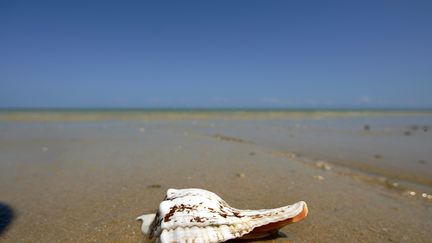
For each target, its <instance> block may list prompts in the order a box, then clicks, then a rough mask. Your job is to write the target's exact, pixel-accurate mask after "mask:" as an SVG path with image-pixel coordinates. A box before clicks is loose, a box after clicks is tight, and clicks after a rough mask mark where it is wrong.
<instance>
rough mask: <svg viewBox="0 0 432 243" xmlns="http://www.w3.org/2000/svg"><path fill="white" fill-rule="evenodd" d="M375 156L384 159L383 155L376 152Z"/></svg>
mask: <svg viewBox="0 0 432 243" xmlns="http://www.w3.org/2000/svg"><path fill="white" fill-rule="evenodd" d="M374 158H375V159H382V158H383V156H382V155H381V154H375V155H374Z"/></svg>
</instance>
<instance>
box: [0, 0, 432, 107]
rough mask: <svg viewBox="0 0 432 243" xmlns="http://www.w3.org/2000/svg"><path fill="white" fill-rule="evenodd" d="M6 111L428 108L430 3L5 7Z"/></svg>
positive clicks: (2, 94) (0, 19)
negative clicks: (178, 108) (189, 108)
mask: <svg viewBox="0 0 432 243" xmlns="http://www.w3.org/2000/svg"><path fill="white" fill-rule="evenodd" d="M0 107H135V108H136V107H274V108H279V107H288V108H298V107H300V108H301V107H332V108H340V107H380V108H383V107H389V108H392V107H414V108H425V107H426V108H430V107H432V1H429V0H426V1H397V0H390V1H378V0H374V1H264V0H262V1H250V0H244V1H239V0H236V1H116V2H114V1H76V0H73V1H27V2H25V1H14V0H0Z"/></svg>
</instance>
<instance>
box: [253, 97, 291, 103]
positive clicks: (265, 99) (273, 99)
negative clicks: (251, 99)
mask: <svg viewBox="0 0 432 243" xmlns="http://www.w3.org/2000/svg"><path fill="white" fill-rule="evenodd" d="M259 102H260V103H262V104H267V105H289V104H291V102H290V101H288V100H283V99H280V98H278V97H261V98H260V99H259Z"/></svg>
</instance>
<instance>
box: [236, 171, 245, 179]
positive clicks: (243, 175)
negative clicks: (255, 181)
mask: <svg viewBox="0 0 432 243" xmlns="http://www.w3.org/2000/svg"><path fill="white" fill-rule="evenodd" d="M236 176H237V177H240V178H245V177H246V174H245V173H243V172H237V174H236Z"/></svg>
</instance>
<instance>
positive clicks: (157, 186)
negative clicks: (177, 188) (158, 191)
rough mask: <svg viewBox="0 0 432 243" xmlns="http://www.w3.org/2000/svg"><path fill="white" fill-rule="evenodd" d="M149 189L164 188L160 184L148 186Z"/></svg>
mask: <svg viewBox="0 0 432 243" xmlns="http://www.w3.org/2000/svg"><path fill="white" fill-rule="evenodd" d="M147 187H148V188H161V187H162V186H161V185H159V184H151V185H148V186H147Z"/></svg>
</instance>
